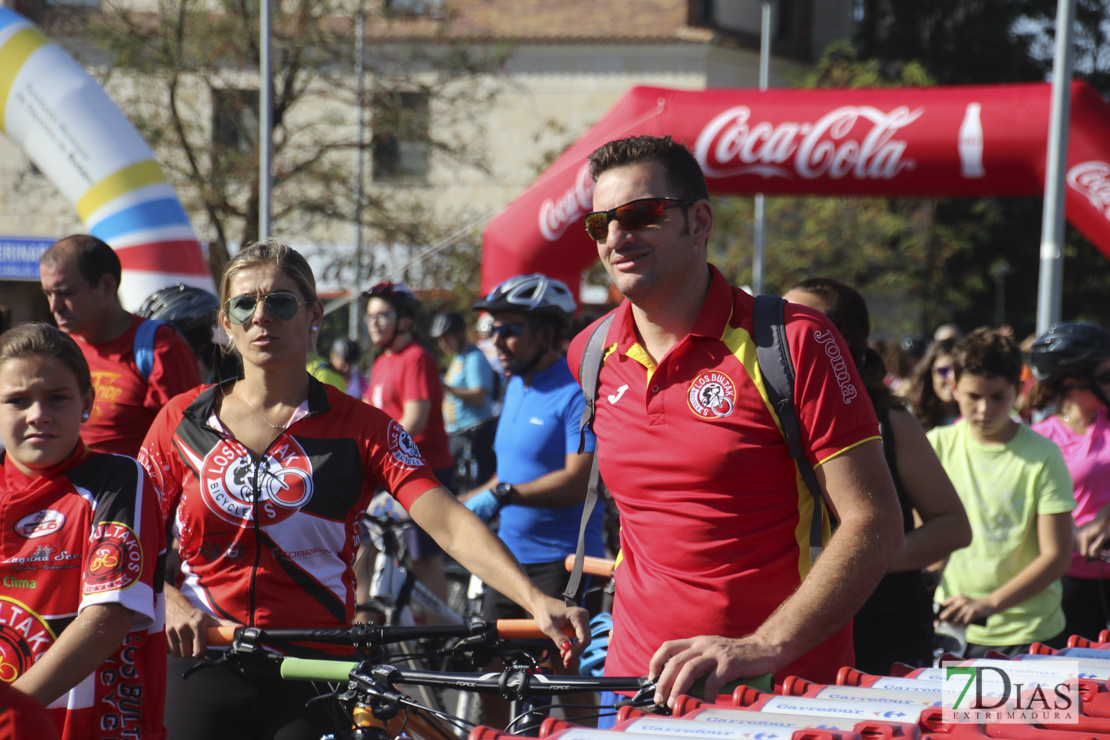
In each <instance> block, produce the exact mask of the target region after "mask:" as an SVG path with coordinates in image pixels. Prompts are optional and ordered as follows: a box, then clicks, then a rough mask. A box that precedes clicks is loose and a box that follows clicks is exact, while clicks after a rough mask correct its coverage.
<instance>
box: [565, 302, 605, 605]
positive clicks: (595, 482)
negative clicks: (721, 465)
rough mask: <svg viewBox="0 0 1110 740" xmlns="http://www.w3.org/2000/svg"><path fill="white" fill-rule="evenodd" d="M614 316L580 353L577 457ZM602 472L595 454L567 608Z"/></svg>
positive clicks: (574, 599) (574, 597)
mask: <svg viewBox="0 0 1110 740" xmlns="http://www.w3.org/2000/svg"><path fill="white" fill-rule="evenodd" d="M613 315H614V314H609V315H608V316H606V317H605V318H604V319H603V320H602V321H601V323H599V324H598V325H597V326H596V327H594V330H593V331H592V332H590V338H589V340H587V341H586V348H585V349H584V350H582V360H581V362H580V363H579V365H578V382H579V384H580V385H581V386H582V395H583V397H584V398H585V399H586V405H585V407H583V409H582V422H581V424H580V425H579V427H578V454H579V455H581V454H582V453H583V452H584V451H585V449H586V427H589V428H590V429H591V430H592V429H593V423H594V415H595V412H596V410H597V388H598V384H599V383H598V381H599V376H600V375H601V363H602V360H603V359H604V357H605V337H606V336H607V335H608V334H609V325H610V324H612V323H613ZM604 486H605V484H604V483H603V482H602V481H601V473H600V471H599V470H598V468H597V453H596V452H595V453H594V461H593V464H592V465H591V466H590V482H589V483H588V484H587V486H586V500H585V501H584V502H583V503H582V521H581V523H580V524H579V527H578V547H576V548H575V551H574V568H573V569H572V570H571V572H570V578H569V579H568V580H567V587H566V590H565V591H563V600H564V601H565V602H566V604H567V606H574V605H575V604H577V603H578V590H579V588H580V587H581V585H582V564H583V563H584V562H585V560H584V558H585V556H586V527H587V525H588V524H589V523H590V515H592V514H593V512H594V506H596V505H597V498H598V490H599V489H602V488H604Z"/></svg>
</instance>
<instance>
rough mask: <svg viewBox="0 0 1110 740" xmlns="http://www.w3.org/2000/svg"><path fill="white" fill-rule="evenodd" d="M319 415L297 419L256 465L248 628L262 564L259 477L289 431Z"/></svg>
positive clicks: (251, 619)
mask: <svg viewBox="0 0 1110 740" xmlns="http://www.w3.org/2000/svg"><path fill="white" fill-rule="evenodd" d="M317 414H318V412H317V411H313V410H311V409H310V410H309V412H308V413H307V414H305V415H304V416H302V417H301V418H300V419H297V421H295V422H293V424H291V425H290V426H288V427H286V429H285V431H284V432H282V433H281V434H279V435H278V436H277V438H276V439H274V441H273V442H271V443H270V444H269V445H267V447H266V449H265V450H264V451H263V452H262V457H261V458H259V459H258V460H257V461H256V462H255V463H254V474H253V475H252V476H251V478H252V480H251V483H252V488H253V491H252V493H253V494H254V501H253V502H252V503H251V508H252V510H253V512H254V515H253V519H254V522H253V527H254V565H253V566H251V579H250V586H249V588H248V591H249V593H250V624H248V625H247V626H248V627H254V626H256V625H255V623H254V610H255V607H256V606H257V599H256V597H257V590H256V588H255V579H256V578H257V576H258V566H259V564H261V562H262V525H261V524H260V519H259V508H258V507H259V499H260V498H261V494H262V487H261V486H260V485H259V480H258V479H259V476H260V475H261V473H262V467H263V466H264V465H266V461H267V460H268V459H269V457H270V450H271V449H273V447H274V445H275V444H277V442H278V440H280V439H281V438H282V437H284V436H285V435H286V434H289V430H290V429H292V428H293V427H294V426H296V425H297V424H299V423H300V422H301V421H304V420H305V419H307V418H309V417H311V416H316V415H317ZM267 467H268V466H267Z"/></svg>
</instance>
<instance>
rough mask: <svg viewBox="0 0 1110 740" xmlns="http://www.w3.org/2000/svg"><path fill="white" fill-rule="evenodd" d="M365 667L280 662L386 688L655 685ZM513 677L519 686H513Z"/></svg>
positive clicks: (320, 677) (302, 675)
mask: <svg viewBox="0 0 1110 740" xmlns="http://www.w3.org/2000/svg"><path fill="white" fill-rule="evenodd" d="M363 666H364V664H363V663H356V662H350V661H337V660H314V659H307V658H284V659H283V660H282V662H281V677H282V678H285V679H289V680H296V681H348V680H355V679H357V678H359V677H361V678H363V679H366V678H369V679H372V680H375V681H377V682H379V683H380V684H382V685H384V686H386V687H391V686H393V685H394V684H400V685H409V686H431V687H437V688H446V689H462V690H465V691H474V692H477V693H483V694H497V693H502V692H503V691H505V689H506V687H507V686H508V687H509V688H518V687H519V688H522V689H524V690H525V691H526V693H527V694H530V695H539V696H558V695H561V694H578V693H582V692H586V691H640V690H642V689H643V688H644V687H646V686H651V685H652V682H651V681H650V680H649V679H647V678H642V677H612V676H605V677H601V678H595V677H593V676H555V675H549V674H544V673H533V672H531V671H527V670H521V669H512V668H510V669H507V670H505V671H498V672H496V673H452V672H444V671H419V670H405V669H400V668H396V667H394V666H389V665H376V666H372V667H370V666H367V667H366V668H363ZM352 674H354V675H352ZM514 679H515V681H516V683H517V685H516V686H514V685H513V684H514ZM525 684H526V686H525Z"/></svg>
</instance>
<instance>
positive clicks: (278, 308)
mask: <svg viewBox="0 0 1110 740" xmlns="http://www.w3.org/2000/svg"><path fill="white" fill-rule="evenodd" d="M259 301H262V302H264V303H265V304H266V310H267V311H269V312H270V313H272V314H273V315H274V316H275V317H276V318H279V319H281V320H282V321H288V320H289V319H291V318H293V317H294V316H296V315H297V311H298V310H299V309H300V307H301V306H303V305H304V301H299V300H297V296H295V295H293V294H292V293H287V292H285V291H279V292H277V293H263V294H262V295H241V296H236V297H235V298H230V299H228V302H227V304H226V306H225V308H224V310H225V311H226V313H227V320H228V321H230V322H231V323H233V324H245V323H247V322H248V321H250V318H251V316H254V311H255V309H256V308H257V307H258V302H259Z"/></svg>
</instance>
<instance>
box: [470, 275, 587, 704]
mask: <svg viewBox="0 0 1110 740" xmlns="http://www.w3.org/2000/svg"><path fill="white" fill-rule="evenodd" d="M474 308H475V309H478V310H484V311H488V312H489V313H490V314H491V315H492V316H493V325H492V327H491V332H492V335H493V337H494V345H495V346H496V347H497V352H498V356H499V359H500V360H501V365H502V367H504V368H505V371H506V372H507V373H509V374H510V376H511V377H510V379H509V383H508V386H507V387H506V389H505V404H504V407H503V408H502V410H501V418H500V420H499V422H498V425H497V436H496V438H495V442H494V451H495V452H496V453H497V473H496V475H494V476H493V478H491V479H490V480H489V481H487V482H486V483H485V485H483V486H481V487H479V488H478V489H476V490H474V491H470V492H468V493H467V494H465V495H463V496H462V497H460V500H462V501H463V502H464V503H465V504H466V506H467V508H469V509H470V510H471V511H473V512H475V513H476V514H478V516H479V517H481V518H483V519H486V520H487V521H488V520H490V519H492V518H493V517H494V516H496V515H499V516H500V527H499V530H498V534H499V535H500V537H501V540H502V541H503V542H504V543H505V544H506V546H508V548H509V550H510V552H512V553H513V555H515V556H516V558H517V560H519V561H520V562H521V565H522V566H523V568H524V572H525V573H527V574H528V576H529V577H530V578H531V579H532V580H533V581H534V582H535V583H536V585H537V586H538V587H539V589H540V590H541V591H543V592H544V593H546V594H547V595H549V596H554V597H558V596H559V595H560V594H561V593H562V592H563V589H565V588H566V584H567V578H568V577H569V576H568V573H567V571H566V569H565V567H564V566H563V561H564V559H565V558H566V556H567V554H569V553H572V552H574V551H575V548H576V546H577V543H578V530H579V526H580V522H581V518H582V505H583V502H584V500H585V497H586V484H587V482H588V479H589V474H590V468H591V466H592V465H593V452H594V447H595V440H594V436H593V434H592V433H588V434H587V439H586V445H585V450H584V451H583V452H582V453H581V454H579V452H578V445H579V424H580V421H581V419H582V409H583V407H584V405H585V401H584V400H583V397H582V391H581V389H580V388H579V387H578V384H577V383H576V382H575V381H574V377H573V376H572V375H571V373H570V369H569V368H568V366H567V360H566V357H564V355H563V353H562V339H563V334H564V332H565V331H566V327H567V324H568V321H569V319H570V317H571V316H572V315H573V314H574V311H575V308H576V306H575V303H574V299H573V298H572V297H571V295H570V291H569V290H568V289H567V286H566V285H564V284H563V283H561V282H559V281H558V280H553V279H551V278H548V277H546V276H544V275H540V274H532V275H520V276H517V277H514V278H511V279H509V280H507V281H505V282H504V283H502V284H501V285H498V286H497V287H496V288H494V289H493V291H492V292H491V293H490V294H489V295H488V296H486V297H485V298H484V299H483V300H481V301H478V302H477V303H476V304H475V306H474ZM602 516H603V511H602V508H601V507H597V508H596V509H595V510H594V512H593V514H592V516H591V518H590V521H589V526H588V528H587V532H586V554H587V555H597V556H602V555H604V553H605V546H604V543H603V540H602ZM483 612H484V615H483V616H484V617H485V618H486V619H509V618H517V617H522V616H524V614H523V612H521V611H520V610H519V609H518V608H517V606H516V605H515V604H513V603H512V602H511V601H510V600H509V599H507V598H506V597H505V596H504V595H502V594H500V593H498V592H496V591H493V590H490V589H487V592H486V595H485V599H484V602H483ZM575 701H577V699H576V700H575ZM484 705H485V707H486V710H487V712H488V713H489V714H487V717H486V721H487V722H489V723H490V724H494V725H498V726H502V725H503V724H504V722H500V723H499V722H498V721H497V720H496V719H494V716H495V715H496V708H495V707H494V706H491V705H492V702H484Z"/></svg>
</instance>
